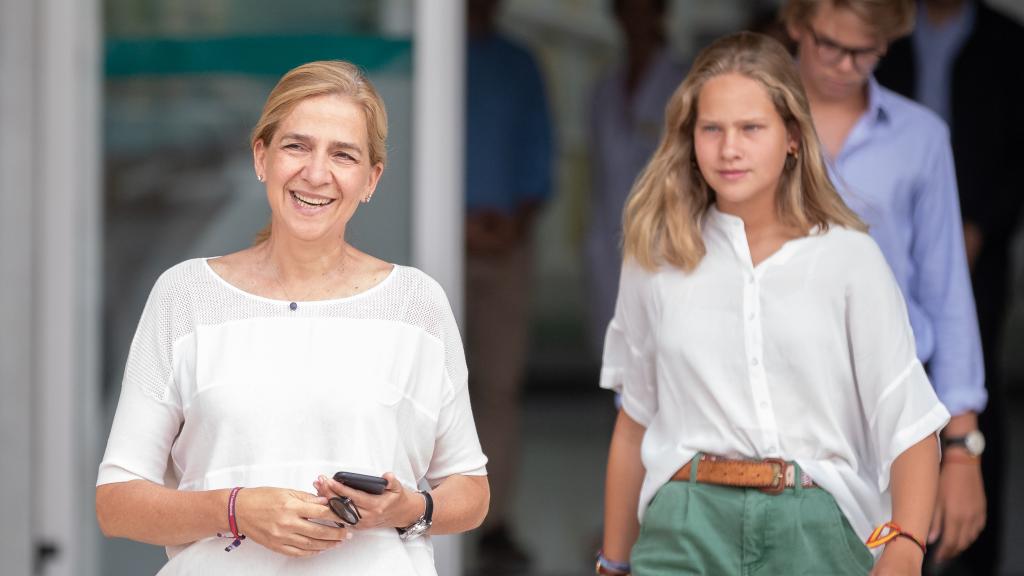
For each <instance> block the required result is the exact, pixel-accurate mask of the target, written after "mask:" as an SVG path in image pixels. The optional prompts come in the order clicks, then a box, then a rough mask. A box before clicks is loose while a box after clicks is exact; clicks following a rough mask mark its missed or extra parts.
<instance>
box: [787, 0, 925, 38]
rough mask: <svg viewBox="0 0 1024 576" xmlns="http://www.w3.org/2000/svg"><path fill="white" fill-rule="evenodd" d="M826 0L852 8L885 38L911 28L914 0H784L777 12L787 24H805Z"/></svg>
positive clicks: (914, 9)
mask: <svg viewBox="0 0 1024 576" xmlns="http://www.w3.org/2000/svg"><path fill="white" fill-rule="evenodd" d="M826 2H827V3H829V4H831V6H832V7H833V8H836V9H841V10H849V11H850V12H853V13H854V14H856V15H857V17H858V18H860V19H861V21H863V22H864V23H865V24H867V25H868V26H869V27H871V29H872V30H874V31H875V33H876V34H878V36H879V37H880V38H882V39H884V40H885V41H886V42H892V41H893V40H896V39H897V38H902V37H903V36H906V35H907V34H910V33H911V32H912V31H913V30H914V18H915V11H916V3H915V2H914V0H786V2H785V4H783V5H782V9H781V10H780V12H779V16H780V18H781V20H782V21H783V22H784V23H785V24H786V25H788V26H793V27H797V28H798V27H803V26H807V24H808V22H810V20H811V18H812V17H813V16H814V13H815V12H816V11H817V10H818V7H819V6H821V5H822V4H824V3H826Z"/></svg>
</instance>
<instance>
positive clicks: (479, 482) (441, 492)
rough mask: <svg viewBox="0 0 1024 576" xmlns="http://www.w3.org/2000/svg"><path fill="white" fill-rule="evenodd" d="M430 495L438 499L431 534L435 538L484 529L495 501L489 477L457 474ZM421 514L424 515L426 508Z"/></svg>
mask: <svg viewBox="0 0 1024 576" xmlns="http://www.w3.org/2000/svg"><path fill="white" fill-rule="evenodd" d="M430 494H431V496H432V497H433V499H434V514H433V518H432V519H431V527H430V533H431V534H435V535H441V534H458V533H460V532H465V531H467V530H472V529H474V528H476V527H478V526H480V524H481V523H482V522H483V521H484V517H486V516H487V509H488V507H489V506H490V502H491V489H490V485H489V484H488V482H487V476H463V475H460V474H455V475H452V476H449V477H447V478H445V479H444V480H443V481H442V482H441V483H440V484H438V485H437V487H435V488H434V489H433V490H431V492H430ZM416 498H421V497H420V496H419V495H417V496H416ZM417 512H418V513H419V514H422V513H423V508H422V506H420V507H419V508H417ZM416 517H417V518H418V517H419V516H418V515H417V516H416Z"/></svg>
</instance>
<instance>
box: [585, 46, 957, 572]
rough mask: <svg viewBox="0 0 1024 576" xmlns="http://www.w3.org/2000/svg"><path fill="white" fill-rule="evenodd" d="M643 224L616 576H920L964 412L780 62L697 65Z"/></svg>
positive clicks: (629, 240)
mask: <svg viewBox="0 0 1024 576" xmlns="http://www.w3.org/2000/svg"><path fill="white" fill-rule="evenodd" d="M624 228H625V242H624V253H625V257H624V262H623V267H622V281H621V287H620V289H619V295H618V302H617V304H616V309H615V317H614V318H613V319H612V322H611V325H610V326H609V328H608V339H607V345H606V347H605V355H604V360H603V365H602V368H601V386H602V387H603V388H609V389H612V390H615V391H616V392H620V393H621V394H622V410H621V411H620V412H619V415H618V419H617V421H616V425H615V432H614V434H613V437H612V441H611V446H610V448H609V455H608V470H607V479H606V482H605V487H606V494H605V535H604V549H603V551H602V552H601V553H600V554H599V555H598V566H597V572H598V573H599V574H611V575H623V574H630V573H632V574H634V575H636V576H655V575H657V576H670V575H671V576H675V575H678V574H709V575H710V574H714V575H726V574H733V575H735V574H755V573H756V574H772V575H776V574H778V575H782V574H786V575H788V574H814V575H823V574H833V575H850V576H854V575H857V576H863V575H865V574H868V573H869V572H871V573H872V574H874V575H876V576H882V575H893V574H899V575H913V574H920V573H921V566H922V563H923V561H924V548H925V545H924V537H925V533H926V531H927V529H928V523H929V521H930V520H931V515H932V508H933V507H934V505H935V494H936V491H937V489H938V467H939V451H938V440H937V438H936V435H937V433H938V431H939V430H940V429H941V428H942V426H943V425H944V424H945V423H946V422H947V421H948V419H949V413H948V412H947V411H946V409H945V408H944V407H943V406H942V404H941V403H940V402H939V400H938V398H937V397H936V395H935V393H934V391H933V390H932V387H931V385H930V384H929V382H928V378H927V375H926V374H925V371H924V367H923V366H922V364H921V362H920V361H919V360H918V358H917V356H916V354H915V352H914V336H913V333H912V331H911V327H910V322H909V318H908V316H907V309H906V305H905V303H904V301H903V298H902V296H901V295H900V291H899V288H898V286H897V284H896V282H895V280H894V278H893V275H892V272H891V270H890V269H889V267H888V265H887V264H886V261H885V258H884V257H883V255H882V253H881V251H880V250H879V248H878V246H877V244H875V242H874V241H873V240H872V239H871V237H870V236H868V235H867V234H866V233H865V226H864V224H863V223H862V222H861V220H860V219H859V218H858V217H857V215H856V214H854V213H853V211H851V210H850V209H849V208H848V207H847V206H846V205H845V204H844V203H843V201H842V200H841V199H840V197H839V195H838V194H837V192H836V190H835V188H834V187H833V185H832V183H831V182H830V179H829V175H828V172H827V169H826V167H825V162H824V159H823V157H822V151H821V148H820V145H819V143H818V140H817V138H816V137H815V133H814V126H813V120H812V118H811V113H810V108H809V106H808V103H807V97H806V95H805V94H804V91H803V88H802V86H801V82H800V78H799V75H798V73H797V70H796V67H795V66H794V64H793V60H792V58H791V57H790V55H789V53H788V52H787V51H786V50H785V49H784V48H783V47H782V45H780V44H779V43H778V42H776V41H775V40H772V39H771V38H769V37H767V36H764V35H760V34H753V33H750V32H744V33H740V34H735V35H732V36H729V37H726V38H723V39H720V40H717V41H716V42H714V43H713V44H712V45H711V46H709V47H708V48H706V49H705V50H704V51H702V52H701V53H700V54H699V55H698V56H697V59H696V61H695V62H694V65H693V68H692V70H691V71H690V73H689V75H687V77H686V80H685V81H684V83H683V84H682V86H681V87H680V89H679V90H677V91H676V93H675V94H674V95H673V97H672V99H671V101H670V102H669V105H668V113H667V115H666V123H665V130H664V136H663V138H662V141H661V143H660V145H659V147H658V149H657V151H656V152H655V154H654V157H653V158H652V159H651V161H650V163H649V164H648V165H647V167H646V168H645V169H644V172H643V174H642V175H641V176H640V178H639V179H638V180H637V183H636V185H635V186H634V188H633V192H632V193H631V194H630V198H629V202H628V204H627V206H626V219H625V226H624ZM638 516H639V518H638ZM638 519H639V522H638ZM876 526H877V527H878V529H879V530H881V531H883V532H884V531H885V530H886V529H888V530H889V536H891V538H881V539H878V538H876V537H875V536H876V535H875V534H873V532H874V531H873V529H874V528H875V527H876ZM868 540H870V541H871V543H872V545H873V546H874V547H875V548H876V550H879V551H880V552H881V553H880V555H879V556H878V561H877V564H876V563H875V558H874V557H873V556H872V554H871V552H870V551H869V549H868V547H867V546H865V541H868ZM634 543H635V544H634ZM882 546H884V548H881V547H882Z"/></svg>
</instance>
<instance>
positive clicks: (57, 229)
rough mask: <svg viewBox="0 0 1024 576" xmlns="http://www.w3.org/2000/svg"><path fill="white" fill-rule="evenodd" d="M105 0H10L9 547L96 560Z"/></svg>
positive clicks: (2, 334)
mask: <svg viewBox="0 0 1024 576" xmlns="http://www.w3.org/2000/svg"><path fill="white" fill-rule="evenodd" d="M99 17H100V5H99V0H5V1H4V2H2V3H0V77H2V78H4V81H3V82H2V83H0V126H3V129H2V130H0V207H2V208H0V270H2V271H3V272H2V273H3V276H4V280H3V282H0V302H7V303H8V306H4V307H3V309H2V310H0V325H2V326H3V329H2V330H0V338H2V339H3V340H2V342H0V360H2V364H0V374H2V382H0V398H2V399H3V400H2V404H3V408H0V416H2V418H0V430H2V433H0V443H2V444H0V445H2V446H3V449H4V450H3V455H4V456H3V472H2V473H0V478H2V480H0V482H3V486H2V488H0V505H2V506H3V508H2V509H3V510H4V514H2V515H0V558H2V559H3V571H4V573H5V574H14V575H17V574H26V575H27V574H30V573H32V571H33V570H34V568H33V564H34V559H35V557H36V556H37V549H38V546H39V545H41V544H48V545H51V546H52V549H53V550H54V553H53V554H52V555H51V556H50V558H49V559H48V560H47V561H45V562H42V563H40V564H39V567H38V571H37V572H36V573H37V574H44V575H46V576H58V575H59V576H63V575H68V576H70V575H72V574H74V575H83V576H92V575H94V574H96V573H97V571H98V552H97V541H98V540H97V538H98V530H97V528H96V521H95V512H94V505H93V496H94V493H95V490H94V488H93V486H94V481H95V476H96V464H97V461H98V448H97V446H98V439H97V434H98V432H97V427H98V422H99V416H98V415H99V381H98V375H99V352H100V342H101V333H100V323H99V316H100V310H101V302H100V290H99V287H100V277H101V268H100V266H101V258H100V246H101V234H100V210H101V208H102V199H101V196H100V193H99V192H100V158H101V153H100V150H101V147H102V142H101V138H100V130H99V124H100V118H101V109H100V80H101V78H102V68H101V50H100V30H101V26H100V20H99Z"/></svg>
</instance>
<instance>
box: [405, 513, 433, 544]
mask: <svg viewBox="0 0 1024 576" xmlns="http://www.w3.org/2000/svg"><path fill="white" fill-rule="evenodd" d="M429 529H430V522H427V521H426V520H424V519H423V518H420V519H419V521H417V522H416V523H415V524H413V525H412V526H409V527H408V528H406V529H405V530H402V531H401V538H402V540H409V539H410V538H415V537H417V536H419V535H421V534H424V533H425V532H426V531H427V530H429Z"/></svg>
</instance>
